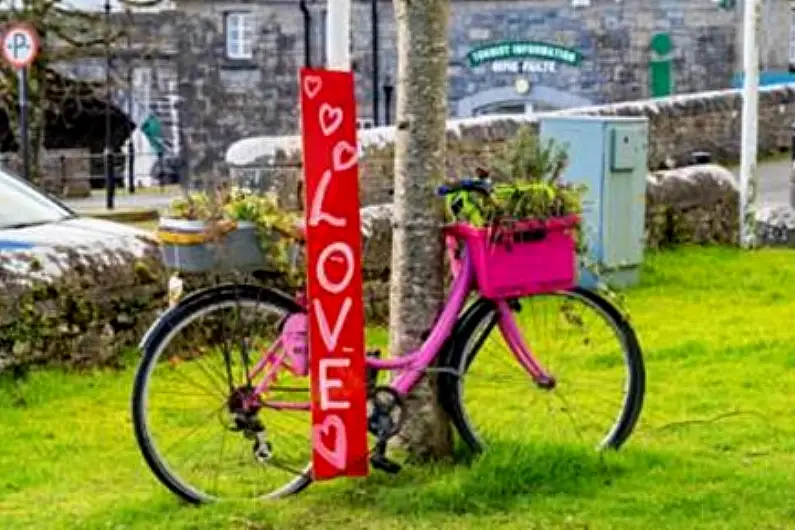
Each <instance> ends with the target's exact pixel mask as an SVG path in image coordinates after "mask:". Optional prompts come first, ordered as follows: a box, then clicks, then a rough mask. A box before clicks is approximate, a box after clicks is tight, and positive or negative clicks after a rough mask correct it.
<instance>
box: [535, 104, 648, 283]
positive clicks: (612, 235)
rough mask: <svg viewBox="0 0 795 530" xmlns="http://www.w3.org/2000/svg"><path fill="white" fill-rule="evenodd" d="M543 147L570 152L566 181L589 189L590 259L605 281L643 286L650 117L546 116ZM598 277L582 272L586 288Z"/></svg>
mask: <svg viewBox="0 0 795 530" xmlns="http://www.w3.org/2000/svg"><path fill="white" fill-rule="evenodd" d="M539 121H540V127H539V135H540V138H541V140H542V141H544V142H546V141H548V140H549V139H554V140H555V141H556V142H557V143H559V144H563V145H566V146H567V148H568V149H567V151H568V155H569V163H568V166H567V167H566V169H565V171H564V172H563V175H562V179H563V180H564V181H566V182H571V183H573V184H584V185H586V186H587V188H588V189H587V191H586V193H585V197H584V201H583V202H584V203H583V229H584V234H585V236H586V239H587V241H588V248H589V251H590V259H591V261H592V262H594V263H596V264H598V265H599V267H600V268H601V270H602V272H601V274H600V276H601V277H602V279H603V280H605V281H607V282H608V283H611V284H613V285H616V286H627V285H631V284H634V283H635V282H637V280H638V274H639V265H640V263H641V262H642V260H643V248H644V225H645V217H646V178H647V175H648V162H647V161H648V142H649V123H648V119H647V118H645V117H625V116H545V117H542V118H541V119H540V120H539ZM595 282H596V277H595V276H594V275H593V274H592V273H591V272H589V271H587V270H580V285H583V286H586V287H589V286H593V285H594V284H595Z"/></svg>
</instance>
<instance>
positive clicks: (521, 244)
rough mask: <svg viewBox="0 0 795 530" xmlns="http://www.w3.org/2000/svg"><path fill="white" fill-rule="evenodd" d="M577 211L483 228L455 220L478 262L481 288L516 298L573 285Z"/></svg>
mask: <svg viewBox="0 0 795 530" xmlns="http://www.w3.org/2000/svg"><path fill="white" fill-rule="evenodd" d="M579 222H580V219H579V217H578V216H577V215H570V216H566V217H554V218H550V219H547V220H544V221H540V220H536V219H523V220H515V221H507V222H506V221H503V222H501V223H495V224H493V225H489V226H487V227H484V228H477V227H474V226H472V225H470V224H467V223H456V225H455V227H454V231H455V232H457V233H458V234H459V236H460V237H463V238H464V239H465V240H466V241H467V243H468V247H469V252H470V255H471V258H472V261H473V263H474V266H475V276H476V278H477V282H478V290H479V291H480V293H481V294H482V295H483V296H484V297H485V298H490V299H502V298H518V297H522V296H529V295H533V294H540V293H548V292H552V291H558V290H563V289H569V288H571V287H573V286H574V284H575V282H576V277H577V267H576V262H577V252H576V245H575V241H574V228H575V227H576V226H577V225H578V224H579Z"/></svg>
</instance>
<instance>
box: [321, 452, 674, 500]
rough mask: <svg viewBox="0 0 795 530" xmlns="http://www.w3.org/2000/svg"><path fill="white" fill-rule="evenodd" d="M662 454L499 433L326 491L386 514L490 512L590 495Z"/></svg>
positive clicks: (663, 458) (662, 458) (665, 460)
mask: <svg viewBox="0 0 795 530" xmlns="http://www.w3.org/2000/svg"><path fill="white" fill-rule="evenodd" d="M670 461H671V458H670V457H669V456H667V455H655V454H645V453H644V454H638V453H630V454H629V455H626V454H624V453H610V452H608V453H602V454H599V453H596V452H595V451H591V450H588V449H577V448H573V447H569V446H560V445H552V444H546V443H530V444H528V443H527V442H521V443H519V442H509V441H498V442H496V443H492V444H491V445H490V446H489V449H488V451H487V452H486V453H484V454H483V455H479V456H476V457H474V458H473V457H467V456H466V455H465V454H464V453H462V452H459V453H458V454H457V458H456V462H455V463H452V462H441V463H433V464H428V465H425V466H409V467H406V468H404V471H402V472H401V473H400V474H399V475H396V476H385V475H382V474H374V475H373V476H371V477H370V478H369V479H367V480H366V481H362V482H356V483H346V484H345V485H344V486H341V487H340V488H339V489H338V490H336V491H334V492H329V493H330V494H331V495H332V496H333V497H336V501H338V502H340V503H345V504H348V505H350V506H352V507H355V508H364V509H369V510H376V511H379V512H381V513H384V514H386V515H400V514H401V513H412V514H417V515H419V514H430V513H439V512H443V513H452V514H473V513H475V514H492V513H498V512H502V511H506V510H509V509H510V508H511V507H512V506H514V505H515V504H517V503H522V504H525V505H526V504H527V503H528V502H529V503H532V502H533V499H541V498H545V499H547V498H551V497H558V496H564V497H577V498H583V497H590V496H593V495H596V494H598V493H599V492H600V490H601V489H602V488H609V487H611V486H612V485H613V484H614V482H615V481H616V480H617V479H619V478H620V477H622V476H624V475H626V474H628V473H633V474H634V473H643V472H644V471H647V470H649V469H650V468H654V467H664V466H667V465H670Z"/></svg>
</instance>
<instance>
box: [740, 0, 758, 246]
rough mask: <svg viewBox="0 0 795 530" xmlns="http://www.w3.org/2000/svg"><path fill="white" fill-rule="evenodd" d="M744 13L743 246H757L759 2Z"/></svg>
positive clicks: (748, 3)
mask: <svg viewBox="0 0 795 530" xmlns="http://www.w3.org/2000/svg"><path fill="white" fill-rule="evenodd" d="M743 3H744V11H743V71H744V76H743V77H744V83H743V115H742V120H743V121H742V135H741V138H740V244H741V245H742V246H743V247H745V248H748V247H750V246H752V245H753V243H754V239H755V236H756V234H755V233H754V229H753V226H754V219H755V211H754V196H755V195H756V192H755V188H756V147H757V145H756V144H757V127H758V115H757V114H758V110H759V109H758V107H759V104H758V100H759V48H758V45H757V36H758V35H759V31H758V30H759V16H758V10H759V0H745V1H744V2H743Z"/></svg>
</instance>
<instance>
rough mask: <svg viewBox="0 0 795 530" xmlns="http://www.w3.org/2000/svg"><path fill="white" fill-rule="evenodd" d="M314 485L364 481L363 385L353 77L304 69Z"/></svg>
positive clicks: (302, 105) (364, 422)
mask: <svg viewBox="0 0 795 530" xmlns="http://www.w3.org/2000/svg"><path fill="white" fill-rule="evenodd" d="M299 77H300V89H301V139H302V142H303V161H304V180H305V182H306V194H305V197H306V208H305V210H306V248H307V294H308V299H309V352H310V353H309V357H310V376H311V380H312V384H311V388H312V446H313V458H312V463H313V472H314V478H315V479H316V480H323V479H330V478H334V477H338V476H366V475H367V473H368V448H367V386H366V383H365V356H364V307H363V302H362V275H361V229H360V219H359V171H358V170H359V168H358V159H357V154H358V152H357V148H356V146H357V140H356V99H355V95H354V81H353V74H352V73H350V72H336V71H330V70H314V69H307V68H302V69H301V73H300V76H299Z"/></svg>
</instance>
